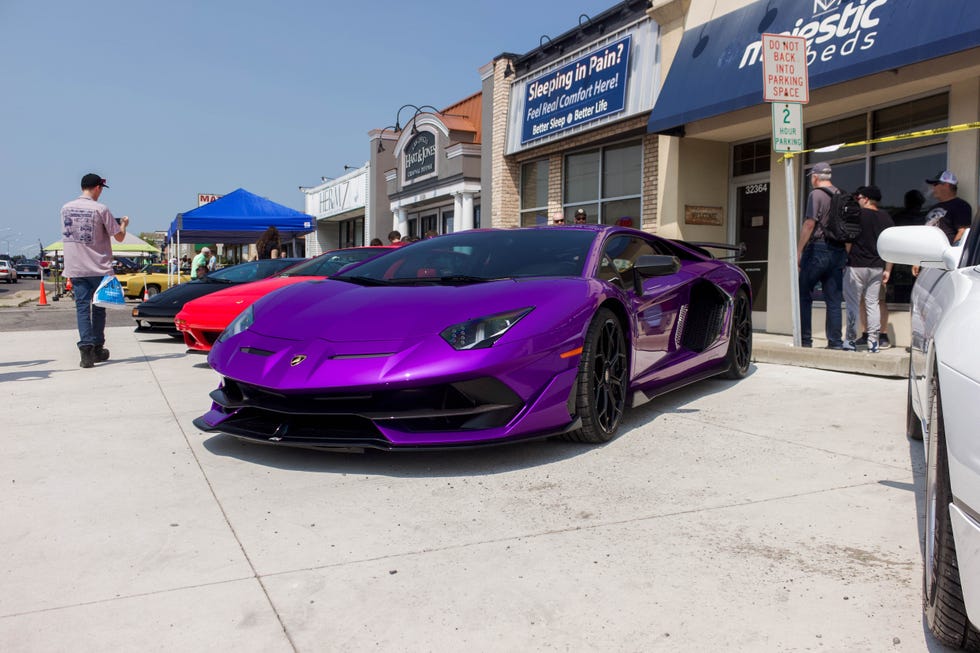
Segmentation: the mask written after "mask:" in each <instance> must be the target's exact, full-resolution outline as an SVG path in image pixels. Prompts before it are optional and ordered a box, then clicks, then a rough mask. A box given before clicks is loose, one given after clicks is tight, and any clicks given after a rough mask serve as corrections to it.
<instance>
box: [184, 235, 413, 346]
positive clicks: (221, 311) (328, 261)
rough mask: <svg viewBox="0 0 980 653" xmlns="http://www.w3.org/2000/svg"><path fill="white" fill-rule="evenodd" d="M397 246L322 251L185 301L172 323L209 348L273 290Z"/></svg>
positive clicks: (188, 340)
mask: <svg viewBox="0 0 980 653" xmlns="http://www.w3.org/2000/svg"><path fill="white" fill-rule="evenodd" d="M393 249H398V248H397V247H389V246H383V247H348V248H346V249H335V250H331V251H329V252H325V253H323V254H321V255H320V256H317V257H316V258H312V259H310V260H309V261H307V262H305V263H300V264H299V265H294V266H292V267H291V268H289V269H288V270H286V271H285V272H283V273H282V274H280V275H278V276H275V277H269V278H268V279H262V280H261V281H254V282H252V283H246V284H244V285H240V286H235V287H234V288H227V289H225V290H220V291H218V292H216V293H212V294H210V295H208V296H206V297H201V298H200V299H195V300H193V301H190V302H187V303H186V304H184V308H183V309H182V310H181V311H180V312H179V313H177V317H176V318H175V319H174V323H175V324H176V325H177V329H178V330H179V331H180V332H181V333H182V334H183V335H184V343H185V344H186V345H187V347H188V348H189V349H196V350H198V351H210V350H211V345H212V344H213V343H214V341H215V340H216V339H217V338H218V336H219V335H220V334H221V332H222V331H224V330H225V327H226V326H228V324H229V323H231V321H232V320H234V319H235V318H236V317H238V314H239V313H241V312H242V311H243V310H245V309H246V308H248V307H249V306H251V305H252V302H254V301H256V300H257V299H259V298H261V297H264V296H265V295H267V294H269V293H270V292H272V291H273V290H276V289H278V288H282V287H283V286H289V285H291V284H294V283H299V282H300V281H314V280H317V279H325V278H326V277H329V276H331V275H333V274H336V273H337V272H338V271H339V270H341V269H343V268H345V267H347V266H348V265H350V264H351V263H360V262H361V261H366V260H368V259H370V258H374V257H375V256H379V255H381V254H384V253H385V252H388V251H390V250H393Z"/></svg>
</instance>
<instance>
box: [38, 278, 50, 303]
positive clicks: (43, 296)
mask: <svg viewBox="0 0 980 653" xmlns="http://www.w3.org/2000/svg"><path fill="white" fill-rule="evenodd" d="M37 305H38V306H47V305H48V296H47V295H46V294H45V293H44V281H42V282H41V296H40V297H38V300H37Z"/></svg>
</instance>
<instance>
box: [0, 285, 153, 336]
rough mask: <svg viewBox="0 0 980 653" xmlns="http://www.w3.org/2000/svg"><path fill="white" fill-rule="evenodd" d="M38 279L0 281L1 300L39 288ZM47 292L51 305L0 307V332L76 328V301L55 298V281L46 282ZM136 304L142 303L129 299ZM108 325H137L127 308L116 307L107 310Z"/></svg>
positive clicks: (68, 297)
mask: <svg viewBox="0 0 980 653" xmlns="http://www.w3.org/2000/svg"><path fill="white" fill-rule="evenodd" d="M37 287H38V282H37V280H36V279H30V280H21V281H20V283H11V284H6V283H5V284H0V300H3V299H6V298H8V297H11V296H12V295H13V294H14V293H16V292H19V291H24V290H27V289H29V288H30V289H37ZM44 288H45V294H46V296H47V300H48V305H47V306H38V305H37V304H36V303H35V302H32V303H30V304H28V305H27V306H20V307H0V332H7V331H31V330H35V329H40V330H42V331H50V330H53V329H74V328H75V302H74V300H73V299H72V298H71V297H70V296H65V297H62V298H61V299H59V300H55V287H54V284H53V283H45V284H44ZM127 303H128V304H130V305H132V306H136V305H137V304H138V303H139V302H137V301H135V300H130V301H128V302H127ZM106 326H113V327H117V326H118V327H122V326H131V327H133V328H135V327H136V323H135V322H134V321H133V318H132V316H131V315H130V311H129V310H128V309H126V310H123V309H113V310H108V311H106Z"/></svg>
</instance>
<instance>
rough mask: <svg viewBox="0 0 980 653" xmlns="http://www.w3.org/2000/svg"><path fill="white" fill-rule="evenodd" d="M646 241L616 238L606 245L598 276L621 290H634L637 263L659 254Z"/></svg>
mask: <svg viewBox="0 0 980 653" xmlns="http://www.w3.org/2000/svg"><path fill="white" fill-rule="evenodd" d="M659 253H661V252H658V251H657V250H656V249H654V247H653V246H652V245H651V244H650V243H649V242H648V241H646V240H644V239H642V238H637V237H636V236H614V237H613V238H611V239H610V240H609V242H608V243H606V246H605V247H604V248H603V251H602V258H601V259H600V260H599V271H598V276H599V278H600V279H603V280H604V281H608V282H610V283H614V284H616V285H618V286H619V287H620V288H624V289H625V288H632V287H633V283H634V277H635V276H636V270H634V267H635V266H636V261H637V260H638V259H639V258H640V257H641V256H644V255H647V254H659Z"/></svg>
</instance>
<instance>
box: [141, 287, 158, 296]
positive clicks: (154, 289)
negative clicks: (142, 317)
mask: <svg viewBox="0 0 980 653" xmlns="http://www.w3.org/2000/svg"><path fill="white" fill-rule="evenodd" d="M146 294H147V295H149V296H150V297H152V296H153V295H158V294H160V286H156V285H153V284H150V285H149V286H147V287H146ZM140 295H142V293H140Z"/></svg>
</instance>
